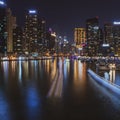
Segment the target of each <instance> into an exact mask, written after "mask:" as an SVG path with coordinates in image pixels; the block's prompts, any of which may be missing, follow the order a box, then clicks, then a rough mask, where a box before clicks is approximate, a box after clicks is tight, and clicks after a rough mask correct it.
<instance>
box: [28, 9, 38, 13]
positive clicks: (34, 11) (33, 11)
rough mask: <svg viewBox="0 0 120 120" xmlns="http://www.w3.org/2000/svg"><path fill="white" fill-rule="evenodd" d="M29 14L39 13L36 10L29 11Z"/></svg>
mask: <svg viewBox="0 0 120 120" xmlns="http://www.w3.org/2000/svg"><path fill="white" fill-rule="evenodd" d="M29 13H30V14H35V13H37V11H36V10H29Z"/></svg>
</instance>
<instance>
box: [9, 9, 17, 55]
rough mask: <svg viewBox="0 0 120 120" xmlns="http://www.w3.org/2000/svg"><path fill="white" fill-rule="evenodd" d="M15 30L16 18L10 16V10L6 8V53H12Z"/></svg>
mask: <svg viewBox="0 0 120 120" xmlns="http://www.w3.org/2000/svg"><path fill="white" fill-rule="evenodd" d="M15 28H16V17H14V16H12V12H11V10H10V8H7V33H8V37H7V52H8V53H12V52H13V29H15Z"/></svg>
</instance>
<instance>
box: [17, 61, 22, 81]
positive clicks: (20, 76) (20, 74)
mask: <svg viewBox="0 0 120 120" xmlns="http://www.w3.org/2000/svg"><path fill="white" fill-rule="evenodd" d="M21 67H22V64H21V61H19V73H18V76H19V82H20V83H21V80H22V69H21Z"/></svg>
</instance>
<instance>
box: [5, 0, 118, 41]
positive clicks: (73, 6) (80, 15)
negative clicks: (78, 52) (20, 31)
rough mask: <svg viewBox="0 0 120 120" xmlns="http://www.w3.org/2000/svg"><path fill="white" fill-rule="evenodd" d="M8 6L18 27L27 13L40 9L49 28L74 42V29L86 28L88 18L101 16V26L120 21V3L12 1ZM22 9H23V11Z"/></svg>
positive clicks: (80, 0) (8, 1)
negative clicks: (30, 10)
mask: <svg viewBox="0 0 120 120" xmlns="http://www.w3.org/2000/svg"><path fill="white" fill-rule="evenodd" d="M7 4H8V6H9V7H10V8H11V9H12V12H13V14H14V15H15V16H16V17H17V23H18V25H23V24H24V19H25V11H26V10H28V9H31V8H33V9H38V10H39V11H40V16H41V17H44V18H45V19H46V24H47V27H51V28H52V29H53V30H54V31H56V32H57V33H58V34H60V35H62V36H63V35H65V36H67V37H68V39H70V40H73V34H74V28H75V27H85V21H86V19H88V18H93V17H95V16H99V23H100V26H101V27H103V24H104V23H105V22H113V21H116V20H117V21H119V20H120V16H119V12H118V11H119V9H120V8H119V4H120V1H118V0H117V1H113V0H110V1H108V0H106V1H103V0H102V1H96V0H91V1H87V0H84V1H83V0H79V1H78V0H76V1H68V0H66V1H55V0H52V1H48V0H44V1H39V0H36V1H34V0H31V1H29V0H26V1H22V2H21V1H14V2H13V1H12V0H7ZM21 8H22V9H21Z"/></svg>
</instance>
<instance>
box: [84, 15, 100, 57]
mask: <svg viewBox="0 0 120 120" xmlns="http://www.w3.org/2000/svg"><path fill="white" fill-rule="evenodd" d="M100 32H101V31H100V28H99V21H98V17H95V18H91V19H87V21H86V39H87V52H88V55H89V56H96V55H97V54H98V51H99V46H100V41H101V38H100V37H101V33H100Z"/></svg>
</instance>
